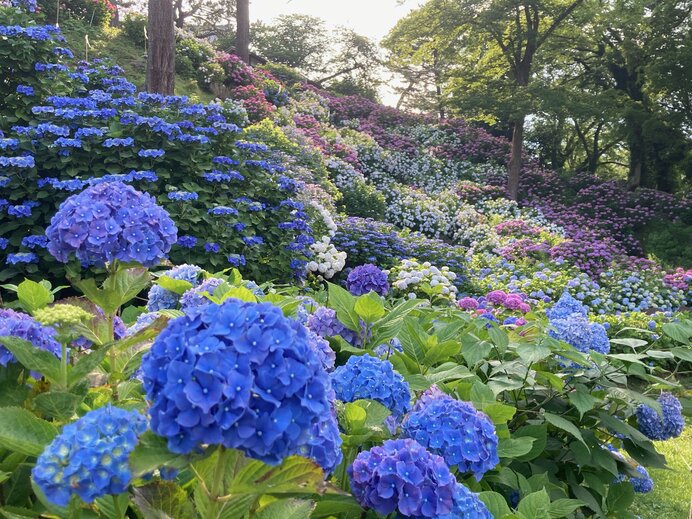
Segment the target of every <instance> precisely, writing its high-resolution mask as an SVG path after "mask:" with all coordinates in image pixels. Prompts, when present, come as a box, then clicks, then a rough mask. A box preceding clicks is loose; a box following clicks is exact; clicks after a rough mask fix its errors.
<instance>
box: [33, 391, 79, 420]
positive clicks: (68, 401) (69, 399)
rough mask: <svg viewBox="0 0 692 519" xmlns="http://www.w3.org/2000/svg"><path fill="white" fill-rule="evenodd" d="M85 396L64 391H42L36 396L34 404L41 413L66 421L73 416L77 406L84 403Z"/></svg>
mask: <svg viewBox="0 0 692 519" xmlns="http://www.w3.org/2000/svg"><path fill="white" fill-rule="evenodd" d="M82 400H84V397H83V396H81V395H75V394H73V393H67V392H64V391H51V392H50V393H41V394H40V395H36V396H35V397H34V405H35V406H36V409H38V410H39V411H41V413H43V414H45V415H47V416H49V417H50V418H53V419H55V420H58V421H61V422H66V421H68V420H69V419H70V418H72V417H73V416H74V414H75V411H76V410H77V406H79V404H81V403H82Z"/></svg>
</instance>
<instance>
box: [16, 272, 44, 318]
mask: <svg viewBox="0 0 692 519" xmlns="http://www.w3.org/2000/svg"><path fill="white" fill-rule="evenodd" d="M17 298H19V303H20V304H21V305H22V308H24V310H26V311H27V312H29V313H33V312H34V311H36V310H38V309H39V308H43V307H44V306H46V305H48V304H50V303H52V302H53V294H52V293H51V291H50V290H48V289H47V288H46V287H44V286H43V285H41V284H40V283H36V281H31V280H30V279H25V280H24V281H22V282H21V283H20V284H19V285H18V286H17Z"/></svg>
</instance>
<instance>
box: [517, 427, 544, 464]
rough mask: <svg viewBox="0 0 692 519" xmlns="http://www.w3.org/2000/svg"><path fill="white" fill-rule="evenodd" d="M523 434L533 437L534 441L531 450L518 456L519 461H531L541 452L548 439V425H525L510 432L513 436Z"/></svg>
mask: <svg viewBox="0 0 692 519" xmlns="http://www.w3.org/2000/svg"><path fill="white" fill-rule="evenodd" d="M524 436H527V437H529V438H534V442H533V446H532V447H531V451H530V452H528V453H527V454H525V455H523V456H520V457H519V458H518V459H519V460H520V461H531V460H533V459H536V458H537V457H539V456H540V455H541V454H543V451H544V450H545V446H546V443H547V441H548V427H547V426H546V425H545V424H542V425H525V426H523V427H521V428H520V429H518V430H516V431H514V432H513V433H512V437H513V438H523V437H524Z"/></svg>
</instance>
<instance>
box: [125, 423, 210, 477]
mask: <svg viewBox="0 0 692 519" xmlns="http://www.w3.org/2000/svg"><path fill="white" fill-rule="evenodd" d="M202 457H204V455H200V456H189V455H187V456H183V455H180V454H174V453H172V452H171V451H169V450H168V442H167V440H166V439H165V438H163V437H162V436H157V435H156V434H154V433H153V432H151V431H147V432H145V433H144V434H143V435H142V436H141V437H140V439H139V443H138V444H137V446H136V447H135V448H134V450H133V451H132V454H130V468H131V469H132V473H133V475H134V476H142V475H144V474H149V473H151V472H153V471H154V470H156V469H158V468H160V467H164V466H165V467H170V468H177V469H182V468H185V466H187V465H188V464H189V463H190V461H191V460H194V459H201V458H202Z"/></svg>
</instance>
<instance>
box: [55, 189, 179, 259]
mask: <svg viewBox="0 0 692 519" xmlns="http://www.w3.org/2000/svg"><path fill="white" fill-rule="evenodd" d="M46 236H48V251H49V252H50V253H51V255H53V257H55V258H56V259H57V260H58V261H60V262H62V263H67V261H68V260H69V258H70V256H72V255H75V256H76V257H77V259H78V260H79V261H80V262H81V263H82V264H84V265H103V264H104V263H106V262H112V261H115V260H119V261H122V262H128V263H129V262H136V263H140V264H142V265H144V266H151V265H156V264H157V263H159V262H160V261H161V260H162V259H163V258H165V256H166V254H167V253H168V251H170V249H171V247H172V246H173V244H174V243H175V242H176V239H177V229H176V227H175V224H174V223H173V220H171V218H170V217H169V215H168V213H167V212H166V211H165V210H163V209H162V208H161V207H159V206H158V205H156V201H155V200H154V199H153V198H152V197H151V196H150V195H148V194H146V193H140V192H139V191H137V190H135V189H134V188H133V187H132V186H128V185H126V184H123V183H122V182H107V183H103V184H98V185H95V186H91V187H88V188H87V189H85V190H84V191H82V192H81V193H79V194H76V195H72V196H70V197H69V198H68V199H67V200H65V201H64V202H63V203H62V204H61V205H60V209H58V212H57V213H56V214H55V216H53V218H52V219H51V222H50V225H49V226H48V228H47V229H46Z"/></svg>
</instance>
